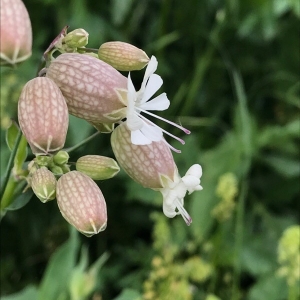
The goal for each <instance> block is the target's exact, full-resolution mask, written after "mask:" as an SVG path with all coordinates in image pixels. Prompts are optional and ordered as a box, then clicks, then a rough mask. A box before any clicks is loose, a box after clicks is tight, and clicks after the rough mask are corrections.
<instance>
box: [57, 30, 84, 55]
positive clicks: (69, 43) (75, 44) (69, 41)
mask: <svg viewBox="0 0 300 300" xmlns="http://www.w3.org/2000/svg"><path fill="white" fill-rule="evenodd" d="M88 37H89V34H88V33H87V32H86V31H85V30H84V29H82V28H78V29H75V30H73V31H71V32H69V33H68V34H67V35H66V36H65V37H64V38H63V39H62V46H63V47H66V48H71V49H74V48H79V47H84V46H86V45H87V43H88ZM66 50H67V49H66Z"/></svg>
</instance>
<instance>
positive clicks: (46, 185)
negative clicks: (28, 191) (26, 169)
mask: <svg viewBox="0 0 300 300" xmlns="http://www.w3.org/2000/svg"><path fill="white" fill-rule="evenodd" d="M31 187H32V190H33V192H34V193H35V195H36V196H37V197H38V198H39V199H40V200H41V201H42V202H43V203H46V202H48V201H50V200H53V199H55V191H56V179H55V176H54V175H53V173H52V172H50V171H49V170H48V169H47V168H46V167H42V168H40V169H38V170H36V171H35V172H34V173H33V174H32V177H31Z"/></svg>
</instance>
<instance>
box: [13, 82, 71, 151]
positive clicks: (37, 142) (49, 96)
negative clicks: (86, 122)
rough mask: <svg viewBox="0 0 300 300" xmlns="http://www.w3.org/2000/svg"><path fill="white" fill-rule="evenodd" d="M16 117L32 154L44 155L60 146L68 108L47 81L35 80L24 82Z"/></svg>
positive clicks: (63, 139) (53, 84)
mask: <svg viewBox="0 0 300 300" xmlns="http://www.w3.org/2000/svg"><path fill="white" fill-rule="evenodd" d="M18 118H19V123H20V127H21V130H22V132H23V134H24V135H25V137H26V139H27V141H28V143H29V145H30V147H31V150H32V152H33V153H34V154H48V153H51V152H55V151H57V150H59V149H61V148H62V147H63V146H64V144H65V140H66V134H67V129H68V123H69V116H68V108H67V105H66V102H65V99H64V97H63V95H62V93H61V92H60V90H59V88H58V87H57V86H56V84H55V83H54V82H53V81H52V80H51V79H49V78H46V77H37V78H34V79H32V80H30V81H29V82H27V84H26V85H25V86H24V88H23V90H22V93H21V96H20V99H19V104H18Z"/></svg>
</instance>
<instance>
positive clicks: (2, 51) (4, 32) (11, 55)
mask: <svg viewBox="0 0 300 300" xmlns="http://www.w3.org/2000/svg"><path fill="white" fill-rule="evenodd" d="M0 6H1V9H0V11H1V18H0V19H1V26H0V58H1V64H10V65H15V64H17V63H19V62H21V61H23V60H25V59H27V58H28V57H30V56H31V47H32V29H31V22H30V19H29V15H28V12H27V9H26V7H25V5H24V3H23V2H22V1H21V0H1V5H0Z"/></svg>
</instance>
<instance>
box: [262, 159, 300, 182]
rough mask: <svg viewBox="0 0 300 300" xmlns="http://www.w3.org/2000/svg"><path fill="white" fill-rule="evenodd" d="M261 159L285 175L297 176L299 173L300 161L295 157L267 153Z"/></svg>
mask: <svg viewBox="0 0 300 300" xmlns="http://www.w3.org/2000/svg"><path fill="white" fill-rule="evenodd" d="M263 161H264V162H265V163H267V164H268V165H269V166H270V167H272V169H274V170H275V171H277V172H278V173H279V174H282V175H283V176H285V177H288V178H290V177H297V176H299V174H300V162H299V160H297V159H293V158H288V157H286V156H281V155H268V156H265V157H264V158H263Z"/></svg>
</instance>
